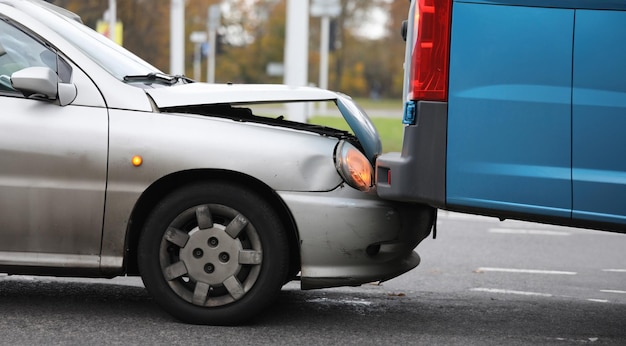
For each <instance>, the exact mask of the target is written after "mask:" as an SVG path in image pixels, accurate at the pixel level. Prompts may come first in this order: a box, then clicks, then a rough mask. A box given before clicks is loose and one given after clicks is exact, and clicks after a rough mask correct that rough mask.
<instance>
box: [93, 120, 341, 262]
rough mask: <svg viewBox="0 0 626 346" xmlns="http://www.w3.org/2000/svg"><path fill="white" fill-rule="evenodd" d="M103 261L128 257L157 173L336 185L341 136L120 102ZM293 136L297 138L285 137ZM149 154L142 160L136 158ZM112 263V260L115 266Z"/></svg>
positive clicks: (321, 187) (306, 187)
mask: <svg viewBox="0 0 626 346" xmlns="http://www.w3.org/2000/svg"><path fill="white" fill-rule="evenodd" d="M110 131H111V134H110V148H109V181H108V187H107V209H106V215H105V222H104V233H103V248H102V255H103V256H104V257H107V262H106V263H103V266H106V267H112V268H110V269H114V268H115V267H118V266H120V265H121V261H122V256H123V255H124V251H125V249H124V240H125V233H126V228H127V223H128V220H129V217H130V213H131V211H132V210H133V207H134V205H135V203H136V202H137V200H138V198H139V197H140V195H141V194H142V193H143V192H144V191H145V190H146V188H148V187H149V186H150V185H151V184H152V183H154V182H155V181H157V180H159V179H161V178H163V177H165V176H167V175H169V174H173V173H176V172H180V171H185V170H193V169H218V170H225V171H231V172H238V173H243V174H245V175H248V176H251V177H254V178H255V179H258V180H260V181H262V182H263V183H264V184H266V185H268V186H269V187H271V188H272V189H274V190H284V191H328V190H332V189H334V188H335V187H337V186H338V185H339V184H341V183H342V180H341V177H340V176H339V174H338V173H337V170H336V169H335V166H334V161H333V157H332V154H333V150H334V147H335V145H336V144H337V141H338V140H337V139H336V138H329V137H323V136H320V135H318V134H314V133H307V132H302V131H296V130H289V129H283V128H278V127H272V126H267V125H261V124H253V123H241V122H237V121H233V120H229V119H219V118H207V117H202V116H195V115H175V114H160V113H142V112H129V111H118V110H112V111H111V112H110ZM286 143H289V145H285V144H286ZM134 155H141V156H142V157H143V160H144V163H143V164H142V165H141V166H140V167H135V166H133V165H132V164H131V158H132V157H133V156H134ZM107 269H109V268H107Z"/></svg>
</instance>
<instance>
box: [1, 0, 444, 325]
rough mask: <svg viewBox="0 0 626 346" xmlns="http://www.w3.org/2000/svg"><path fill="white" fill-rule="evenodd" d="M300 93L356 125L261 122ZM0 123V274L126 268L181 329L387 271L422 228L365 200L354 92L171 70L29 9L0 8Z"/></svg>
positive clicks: (403, 258) (384, 204)
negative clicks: (280, 296) (296, 285)
mask: <svg viewBox="0 0 626 346" xmlns="http://www.w3.org/2000/svg"><path fill="white" fill-rule="evenodd" d="M302 101H305V102H321V101H327V102H332V103H334V104H335V105H336V106H337V109H338V114H341V116H343V117H344V118H345V119H346V121H347V122H348V124H349V125H350V127H351V128H352V130H353V131H352V132H345V131H340V130H336V129H332V128H325V127H319V126H314V125H310V124H304V123H297V122H292V121H287V120H284V119H283V118H282V117H280V116H278V117H275V116H262V114H263V113H264V112H269V113H271V112H270V111H271V110H272V107H271V106H268V104H272V103H281V104H282V103H290V102H302ZM257 106H258V107H257ZM255 107H256V108H255ZM259 107H260V108H259ZM268 107H269V108H268ZM256 109H259V110H258V111H257V110H256ZM0 132H1V133H0V271H2V272H5V273H9V274H34V275H55V276H88V277H115V276H121V275H140V276H141V277H142V280H143V282H144V284H145V286H146V288H147V290H148V291H149V292H150V294H151V295H152V296H153V297H154V299H155V301H156V302H157V303H158V304H159V305H160V306H162V307H163V309H165V310H166V311H167V312H169V313H170V314H172V315H173V316H174V317H176V318H178V319H180V320H182V321H185V322H188V323H197V324H237V323H242V322H244V321H246V320H247V319H249V318H251V317H253V316H255V315H256V314H258V313H260V312H261V311H262V309H264V308H266V307H267V306H268V305H269V304H270V303H271V301H272V299H273V298H274V297H275V296H276V293H277V292H278V291H279V290H280V289H281V287H282V286H283V285H284V284H285V283H287V282H289V281H291V280H294V279H299V280H300V282H301V287H302V289H313V288H324V287H333V286H344V285H350V286H351V285H360V284H363V283H367V282H372V281H382V280H387V279H390V278H393V277H396V276H398V275H400V274H402V273H404V272H406V271H408V270H410V269H412V268H414V267H415V266H417V265H418V263H419V257H418V255H417V254H416V253H415V252H414V251H413V249H414V248H415V247H416V246H417V244H418V243H419V242H420V241H421V240H422V239H424V238H425V237H426V236H427V235H428V234H429V233H430V230H431V227H432V226H433V223H434V218H435V210H434V209H432V208H430V207H427V206H421V205H416V204H403V203H392V202H388V201H382V200H380V199H379V198H378V197H377V196H376V191H375V189H376V187H375V186H373V181H374V179H373V175H374V172H373V168H372V167H373V164H374V163H375V160H376V157H377V156H378V155H379V154H380V153H381V144H380V140H379V138H378V134H377V132H376V129H375V128H374V126H373V125H372V123H371V122H370V120H369V119H368V118H367V116H366V115H365V114H364V113H363V111H362V110H360V109H359V107H358V106H357V105H356V104H355V103H354V102H353V101H352V100H351V99H350V98H348V97H346V96H344V95H341V94H338V93H334V92H330V91H326V90H321V89H316V88H293V87H288V86H281V85H230V84H223V85H221V84H220V85H218V84H205V83H196V82H193V81H192V80H189V79H187V78H185V77H183V76H170V75H167V74H164V73H163V72H161V71H159V70H158V69H156V68H155V67H153V66H151V65H150V64H148V63H146V62H144V61H143V60H141V59H140V58H138V57H137V56H135V55H133V54H132V53H130V52H128V51H126V50H125V49H123V48H121V47H119V46H117V45H115V44H114V43H112V42H111V41H109V40H108V39H106V38H104V37H103V36H101V35H99V34H98V33H96V32H94V31H92V30H91V29H89V28H87V27H86V26H84V25H83V24H81V22H80V18H78V17H77V16H76V15H74V14H72V13H70V12H68V11H65V10H63V9H61V8H58V7H55V6H53V5H50V4H48V3H46V2H43V1H37V0H0Z"/></svg>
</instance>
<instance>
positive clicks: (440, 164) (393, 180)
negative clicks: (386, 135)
mask: <svg viewBox="0 0 626 346" xmlns="http://www.w3.org/2000/svg"><path fill="white" fill-rule="evenodd" d="M410 102H415V108H414V109H415V112H416V114H415V122H414V124H410V125H408V126H406V127H405V128H404V139H403V141H402V153H387V154H383V155H381V156H379V157H378V158H377V160H376V186H377V192H378V196H379V197H381V198H384V199H389V200H396V201H406V202H419V203H425V204H429V205H431V206H433V207H437V208H445V206H446V151H447V126H448V103H447V102H430V101H417V102H416V101H410Z"/></svg>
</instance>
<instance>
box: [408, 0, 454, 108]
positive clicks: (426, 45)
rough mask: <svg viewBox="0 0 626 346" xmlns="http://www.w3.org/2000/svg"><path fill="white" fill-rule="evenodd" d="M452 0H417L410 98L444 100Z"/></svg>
mask: <svg viewBox="0 0 626 346" xmlns="http://www.w3.org/2000/svg"><path fill="white" fill-rule="evenodd" d="M451 18H452V0H418V3H417V9H416V11H415V18H414V21H413V40H414V42H413V43H414V47H413V55H412V58H411V60H412V61H411V72H410V76H411V81H410V88H409V95H408V98H409V99H410V100H428V101H447V99H448V66H449V55H450V25H451Z"/></svg>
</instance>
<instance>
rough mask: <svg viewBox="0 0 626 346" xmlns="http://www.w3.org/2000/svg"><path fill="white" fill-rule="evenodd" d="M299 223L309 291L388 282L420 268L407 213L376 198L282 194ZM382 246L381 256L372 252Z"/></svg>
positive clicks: (348, 193)
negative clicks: (372, 247) (371, 251)
mask: <svg viewBox="0 0 626 346" xmlns="http://www.w3.org/2000/svg"><path fill="white" fill-rule="evenodd" d="M278 193H279V195H280V196H281V198H283V200H284V201H285V203H286V204H287V206H288V207H289V209H290V210H291V212H292V213H293V215H294V218H295V219H296V223H297V224H298V230H299V233H300V243H301V248H300V252H301V256H302V258H301V260H302V267H301V285H302V288H304V289H310V288H323V287H333V286H345V285H360V284H363V283H367V282H372V281H379V280H386V279H389V278H392V277H395V276H397V275H400V274H402V273H404V272H406V271H409V270H410V269H413V268H414V267H415V266H417V265H418V264H419V262H420V259H419V256H417V253H415V252H413V249H414V248H415V246H417V243H418V242H419V241H421V239H418V238H417V234H418V233H419V232H418V230H416V229H413V228H412V227H411V226H410V225H407V224H404V225H403V222H402V220H403V217H406V216H407V215H403V213H407V212H410V211H408V210H402V209H398V208H396V207H395V206H394V205H393V204H391V203H389V202H387V201H382V200H380V199H379V198H378V197H376V194H375V193H367V194H366V193H362V192H360V191H357V190H354V189H352V188H350V187H340V188H338V189H336V190H333V191H329V192H321V193H318V192H285V191H279V192H278ZM376 245H380V246H381V247H380V251H379V252H378V253H376V254H371V253H370V254H368V253H367V251H368V247H369V246H376Z"/></svg>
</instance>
